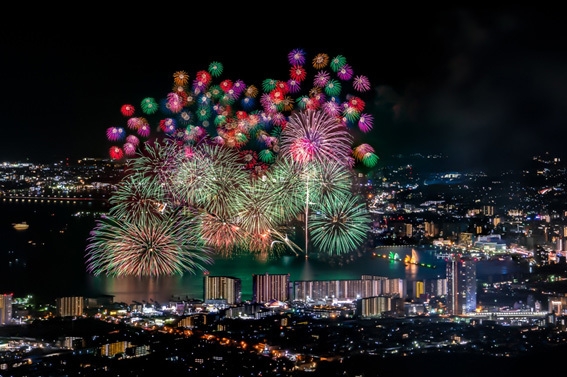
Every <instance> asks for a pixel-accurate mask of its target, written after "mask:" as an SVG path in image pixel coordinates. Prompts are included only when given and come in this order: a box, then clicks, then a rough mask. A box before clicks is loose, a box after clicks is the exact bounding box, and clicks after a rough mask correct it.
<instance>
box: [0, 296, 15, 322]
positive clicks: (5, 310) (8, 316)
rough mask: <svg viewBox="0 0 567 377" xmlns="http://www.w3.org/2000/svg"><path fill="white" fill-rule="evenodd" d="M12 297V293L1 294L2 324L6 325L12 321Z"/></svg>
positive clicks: (0, 312) (0, 313)
mask: <svg viewBox="0 0 567 377" xmlns="http://www.w3.org/2000/svg"><path fill="white" fill-rule="evenodd" d="M12 298H13V294H12V293H9V294H7V293H4V294H2V295H0V325H5V324H8V323H10V322H11V321H12Z"/></svg>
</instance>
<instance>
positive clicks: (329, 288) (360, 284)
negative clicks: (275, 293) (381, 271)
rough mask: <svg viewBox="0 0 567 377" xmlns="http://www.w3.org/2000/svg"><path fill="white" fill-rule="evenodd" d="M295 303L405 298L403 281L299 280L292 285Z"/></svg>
mask: <svg viewBox="0 0 567 377" xmlns="http://www.w3.org/2000/svg"><path fill="white" fill-rule="evenodd" d="M292 287H293V290H292V292H293V294H292V295H293V299H294V300H297V301H328V300H331V301H354V300H357V299H360V298H365V297H373V296H378V295H382V294H386V295H391V296H398V297H402V298H405V297H406V294H407V287H406V281H405V279H398V278H395V279H388V278H385V277H381V276H368V275H364V276H363V277H362V279H359V280H300V281H294V282H293V283H292Z"/></svg>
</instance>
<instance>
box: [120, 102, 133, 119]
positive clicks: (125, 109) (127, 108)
mask: <svg viewBox="0 0 567 377" xmlns="http://www.w3.org/2000/svg"><path fill="white" fill-rule="evenodd" d="M135 111H136V109H135V108H134V106H132V105H130V104H125V105H122V107H121V108H120V112H121V113H122V115H124V116H125V117H131V116H132V115H134V112H135Z"/></svg>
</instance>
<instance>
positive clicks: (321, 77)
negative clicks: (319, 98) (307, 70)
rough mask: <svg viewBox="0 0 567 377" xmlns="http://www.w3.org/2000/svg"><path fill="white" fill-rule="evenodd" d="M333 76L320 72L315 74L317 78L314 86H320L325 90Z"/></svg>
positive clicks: (314, 80)
mask: <svg viewBox="0 0 567 377" xmlns="http://www.w3.org/2000/svg"><path fill="white" fill-rule="evenodd" d="M330 78H331V75H330V74H329V72H327V71H319V72H317V73H316V74H315V78H314V79H313V85H315V86H318V87H320V88H324V87H325V85H327V83H328V82H329V80H330Z"/></svg>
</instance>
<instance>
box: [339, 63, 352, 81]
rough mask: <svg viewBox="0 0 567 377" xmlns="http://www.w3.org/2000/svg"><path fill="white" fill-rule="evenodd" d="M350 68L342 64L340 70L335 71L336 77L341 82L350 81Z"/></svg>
mask: <svg viewBox="0 0 567 377" xmlns="http://www.w3.org/2000/svg"><path fill="white" fill-rule="evenodd" d="M352 74H353V71H352V68H351V66H350V65H348V64H344V65H343V66H342V67H341V68H339V70H338V71H337V76H339V78H340V79H341V80H345V81H346V80H350V79H351V78H352Z"/></svg>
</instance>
